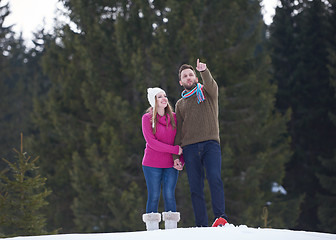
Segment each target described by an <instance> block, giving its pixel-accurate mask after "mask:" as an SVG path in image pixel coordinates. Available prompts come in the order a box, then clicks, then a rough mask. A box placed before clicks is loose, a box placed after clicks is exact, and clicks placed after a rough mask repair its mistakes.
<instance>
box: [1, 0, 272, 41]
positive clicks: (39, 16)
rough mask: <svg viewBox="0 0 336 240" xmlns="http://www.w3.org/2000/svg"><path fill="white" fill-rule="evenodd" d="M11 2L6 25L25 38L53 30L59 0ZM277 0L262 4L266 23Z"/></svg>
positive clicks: (267, 0) (7, 0) (269, 19)
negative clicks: (37, 31)
mask: <svg viewBox="0 0 336 240" xmlns="http://www.w3.org/2000/svg"><path fill="white" fill-rule="evenodd" d="M7 2H9V4H10V10H11V12H12V13H11V15H9V16H8V17H7V18H6V20H5V23H4V25H5V26H8V25H11V24H15V26H14V27H13V30H14V31H15V32H17V33H20V32H22V35H23V38H24V39H25V40H26V41H29V40H31V39H32V38H33V35H32V32H33V31H36V30H37V29H41V28H42V27H43V26H45V28H46V30H51V29H52V27H53V23H54V18H55V16H56V9H57V7H61V4H57V2H58V1H57V0H5V1H2V3H1V5H3V4H5V3H7ZM276 4H277V0H263V1H262V5H263V6H265V8H264V9H263V12H262V13H263V15H264V21H265V23H266V24H268V25H269V24H270V23H271V22H272V17H273V15H274V14H275V11H274V8H275V7H276Z"/></svg>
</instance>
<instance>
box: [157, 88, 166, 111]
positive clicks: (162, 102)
mask: <svg viewBox="0 0 336 240" xmlns="http://www.w3.org/2000/svg"><path fill="white" fill-rule="evenodd" d="M155 98H156V104H157V108H158V109H160V108H161V109H164V108H165V107H167V105H168V98H167V96H166V94H165V93H164V92H159V93H158V94H156V96H155Z"/></svg>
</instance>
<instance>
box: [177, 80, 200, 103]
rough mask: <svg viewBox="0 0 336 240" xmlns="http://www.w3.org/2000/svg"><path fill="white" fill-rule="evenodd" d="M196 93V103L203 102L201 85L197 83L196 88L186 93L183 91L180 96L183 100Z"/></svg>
mask: <svg viewBox="0 0 336 240" xmlns="http://www.w3.org/2000/svg"><path fill="white" fill-rule="evenodd" d="M195 93H196V96H197V103H198V104H199V103H200V102H203V101H204V100H205V97H204V94H203V85H202V84H200V83H197V85H196V87H194V88H193V89H192V90H191V91H189V92H187V91H186V90H184V91H183V92H182V94H181V96H182V97H183V98H188V97H191V96H192V95H194V94H195Z"/></svg>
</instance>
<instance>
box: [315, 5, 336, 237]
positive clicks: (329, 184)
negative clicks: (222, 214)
mask: <svg viewBox="0 0 336 240" xmlns="http://www.w3.org/2000/svg"><path fill="white" fill-rule="evenodd" d="M330 4H331V5H330V6H329V10H330V11H329V16H328V23H329V31H328V32H329V33H330V35H329V36H330V37H329V38H328V41H329V46H328V62H329V63H328V70H329V74H330V85H331V86H332V87H333V88H334V90H335V92H334V102H335V101H336V51H335V47H336V30H335V27H334V26H335V24H336V4H335V3H334V2H333V3H330ZM330 110H332V109H330ZM329 118H330V120H331V121H332V123H333V124H334V126H336V114H335V113H334V112H333V111H329ZM319 160H320V162H321V164H322V169H321V171H320V172H319V173H317V177H318V179H319V183H320V184H321V186H322V188H323V191H322V192H321V193H320V194H318V212H317V214H318V219H319V229H320V230H321V231H324V232H330V233H336V227H335V224H334V223H335V221H336V219H335V216H336V208H335V206H336V192H335V187H334V186H335V181H336V179H335V176H336V164H335V163H336V148H335V147H334V156H333V157H332V158H319Z"/></svg>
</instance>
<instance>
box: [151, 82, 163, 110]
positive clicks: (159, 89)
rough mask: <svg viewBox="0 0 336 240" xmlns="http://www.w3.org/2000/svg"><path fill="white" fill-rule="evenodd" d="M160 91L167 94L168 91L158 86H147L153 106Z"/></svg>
mask: <svg viewBox="0 0 336 240" xmlns="http://www.w3.org/2000/svg"><path fill="white" fill-rule="evenodd" d="M160 92H164V94H166V92H165V91H164V90H163V89H161V88H158V87H155V88H147V98H148V102H149V104H150V105H151V106H152V107H155V96H156V95H157V94H158V93H160Z"/></svg>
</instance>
